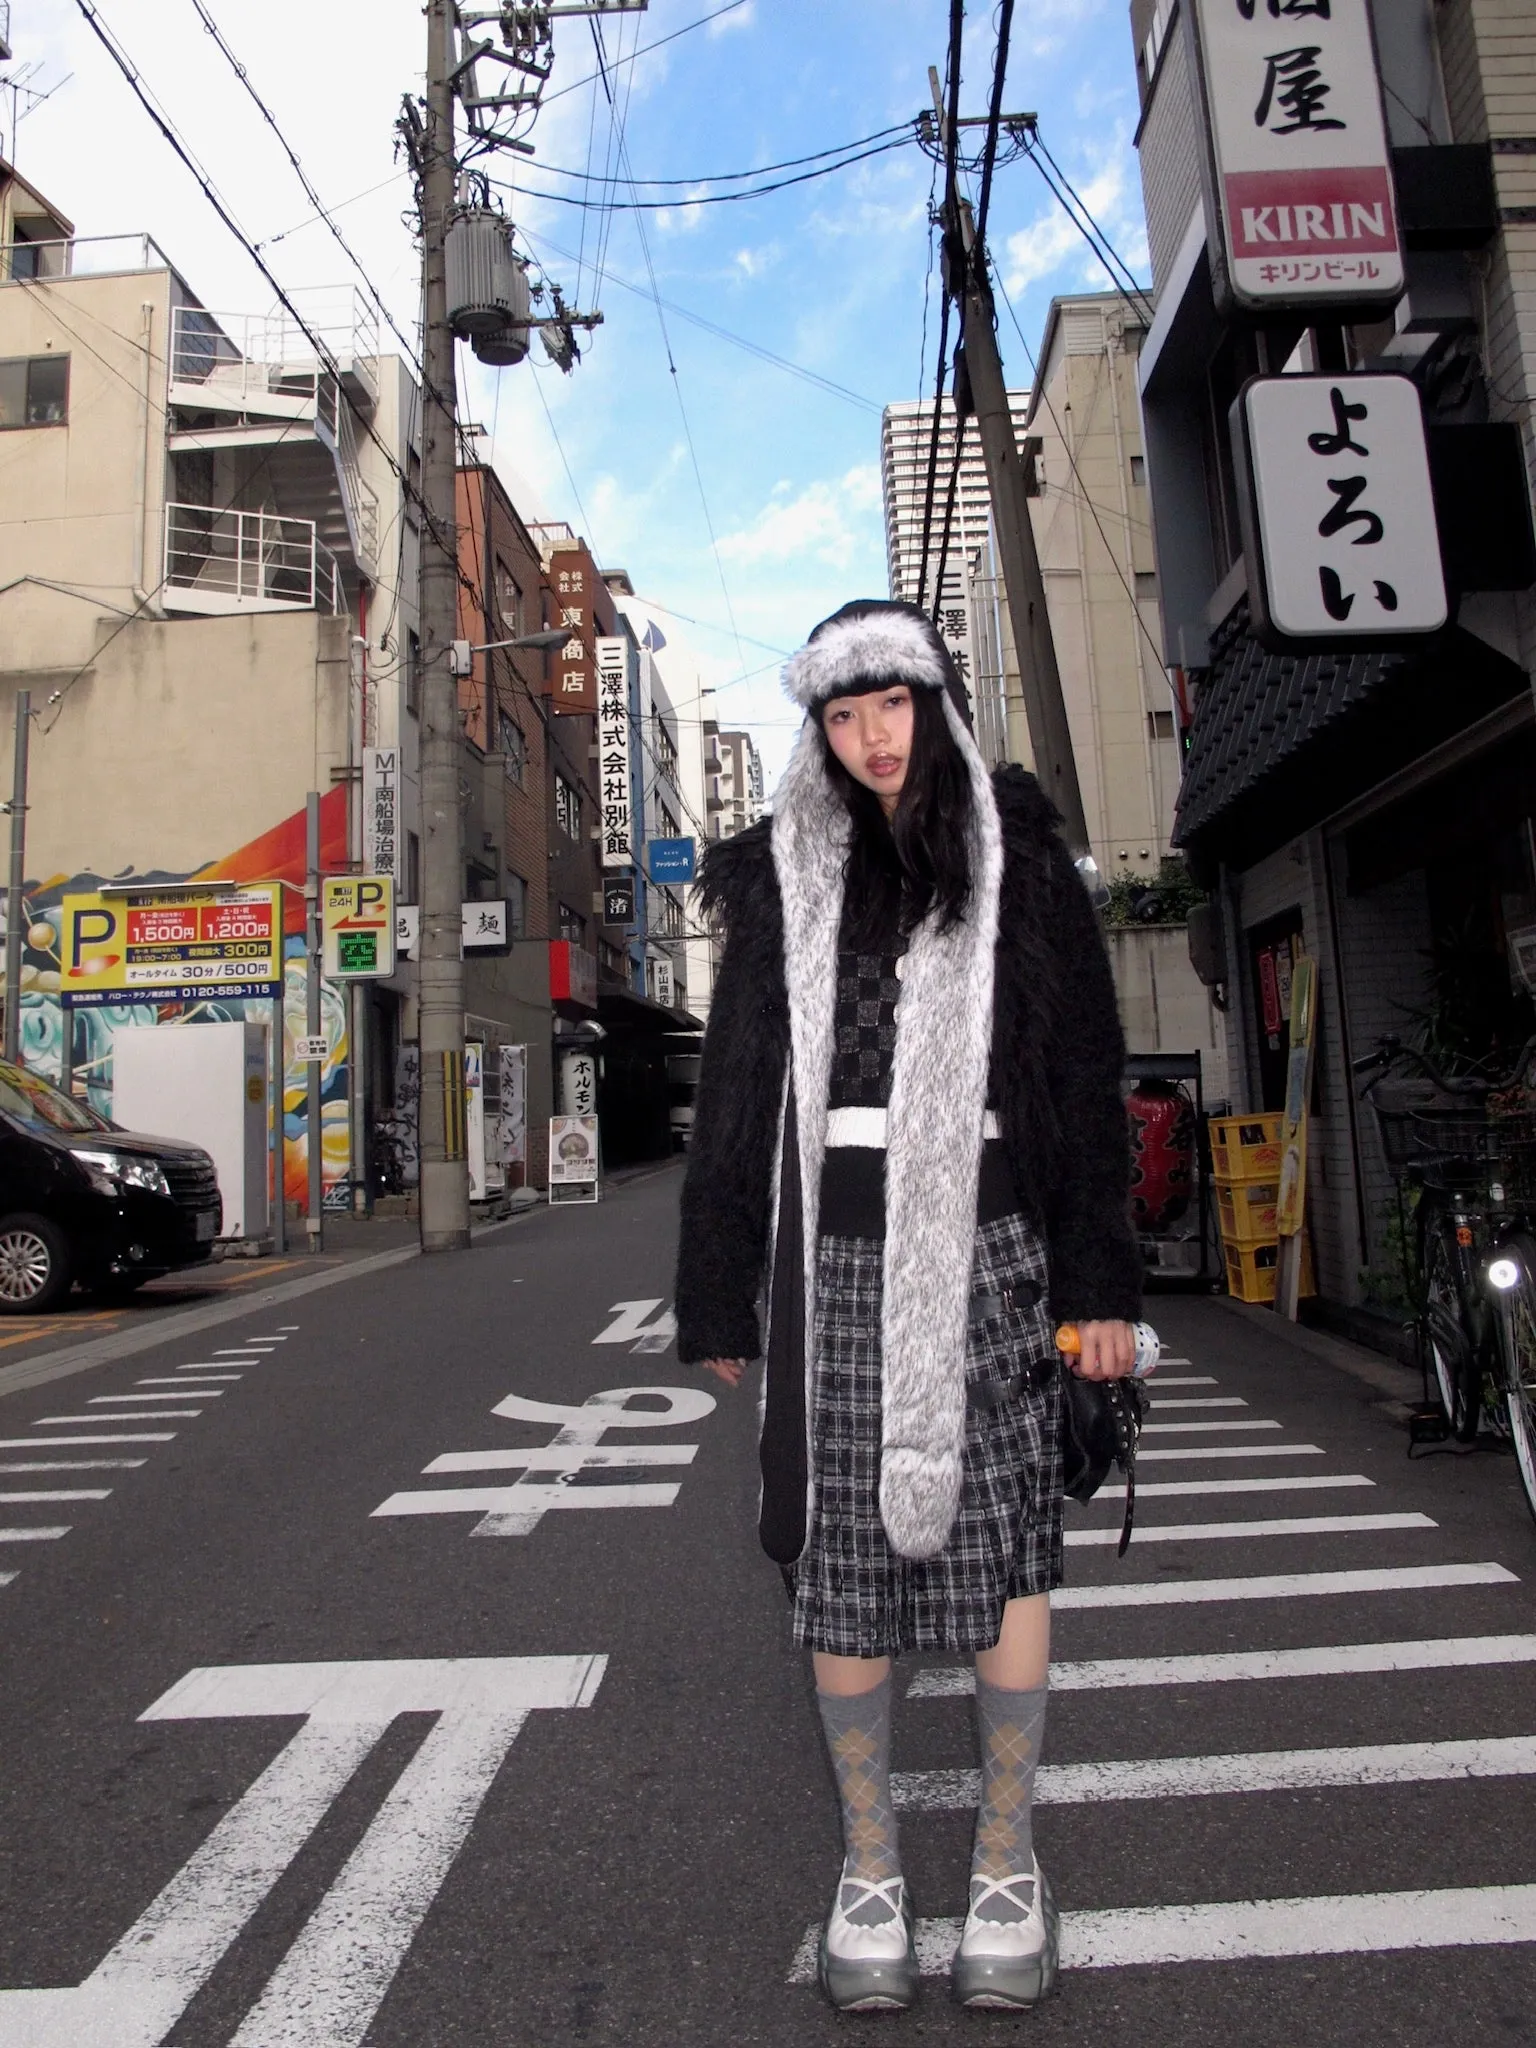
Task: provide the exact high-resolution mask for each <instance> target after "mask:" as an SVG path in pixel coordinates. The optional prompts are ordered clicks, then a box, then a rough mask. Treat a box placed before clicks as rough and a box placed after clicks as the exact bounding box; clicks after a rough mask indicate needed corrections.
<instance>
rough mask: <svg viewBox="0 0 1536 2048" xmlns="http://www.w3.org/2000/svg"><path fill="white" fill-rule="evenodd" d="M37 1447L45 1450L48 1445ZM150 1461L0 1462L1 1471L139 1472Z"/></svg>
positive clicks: (19, 1459)
mask: <svg viewBox="0 0 1536 2048" xmlns="http://www.w3.org/2000/svg"><path fill="white" fill-rule="evenodd" d="M115 1441H116V1439H115V1438H114V1442H115ZM35 1448H36V1449H38V1450H45V1449H46V1448H47V1446H46V1445H44V1444H38V1445H36V1446H35ZM148 1463H149V1460H148V1459H147V1458H27V1459H25V1460H23V1459H21V1458H17V1459H14V1460H12V1461H10V1462H6V1463H0V1472H137V1471H138V1470H139V1468H140V1467H141V1466H143V1465H147V1464H148Z"/></svg>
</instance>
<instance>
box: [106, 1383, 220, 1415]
mask: <svg viewBox="0 0 1536 2048" xmlns="http://www.w3.org/2000/svg"><path fill="white" fill-rule="evenodd" d="M144 1384H145V1383H144V1381H143V1380H140V1381H139V1385H140V1386H143V1385H144ZM192 1391H194V1390H193V1389H191V1388H189V1389H188V1392H192ZM196 1391H197V1394H198V1398H199V1400H204V1399H206V1400H209V1401H221V1400H223V1398H224V1397H223V1395H222V1393H212V1392H210V1393H208V1394H207V1395H204V1394H203V1392H202V1390H201V1389H200V1388H199V1389H197V1390H196ZM170 1398H171V1397H170V1395H169V1394H93V1395H92V1396H91V1398H90V1402H89V1404H88V1405H89V1406H90V1407H92V1408H117V1407H122V1406H125V1405H127V1404H130V1403H132V1402H134V1401H148V1402H150V1403H151V1404H153V1403H154V1402H156V1401H168V1400H169V1399H170Z"/></svg>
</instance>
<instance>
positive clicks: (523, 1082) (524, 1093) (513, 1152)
mask: <svg viewBox="0 0 1536 2048" xmlns="http://www.w3.org/2000/svg"><path fill="white" fill-rule="evenodd" d="M500 1136H501V1161H502V1165H503V1166H526V1165H527V1163H528V1048H527V1046H526V1045H504V1046H503V1047H502V1048H501V1133H500Z"/></svg>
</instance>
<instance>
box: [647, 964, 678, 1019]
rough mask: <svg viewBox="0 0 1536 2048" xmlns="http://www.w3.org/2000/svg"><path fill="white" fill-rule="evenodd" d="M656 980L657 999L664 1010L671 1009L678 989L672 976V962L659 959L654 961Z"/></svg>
mask: <svg viewBox="0 0 1536 2048" xmlns="http://www.w3.org/2000/svg"><path fill="white" fill-rule="evenodd" d="M653 972H654V976H655V982H656V1000H657V1002H658V1003H660V1005H661V1007H662V1008H663V1009H664V1010H670V1009H671V1008H672V1007H673V1005H674V1003H675V1001H676V998H677V989H676V986H675V984H674V982H673V978H672V962H671V961H670V960H657V961H655V962H654V963H653Z"/></svg>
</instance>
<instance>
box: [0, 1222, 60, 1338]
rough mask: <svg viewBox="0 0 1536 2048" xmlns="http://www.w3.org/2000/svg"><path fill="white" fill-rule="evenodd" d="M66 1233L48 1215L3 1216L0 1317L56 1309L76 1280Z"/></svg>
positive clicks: (0, 1256)
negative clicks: (73, 1280)
mask: <svg viewBox="0 0 1536 2048" xmlns="http://www.w3.org/2000/svg"><path fill="white" fill-rule="evenodd" d="M73 1277H74V1276H73V1274H72V1273H71V1271H70V1260H69V1246H68V1243H67V1242H66V1241H65V1237H64V1233H63V1231H62V1230H60V1229H59V1227H58V1225H57V1224H56V1223H50V1222H49V1221H48V1218H47V1217H46V1216H25V1215H17V1216H3V1217H0V1316H26V1315H41V1314H43V1313H44V1312H45V1311H46V1310H48V1309H51V1308H57V1307H58V1305H59V1303H60V1302H61V1301H62V1300H63V1299H64V1297H65V1295H66V1294H68V1292H69V1285H70V1281H71V1279H72V1278H73Z"/></svg>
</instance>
